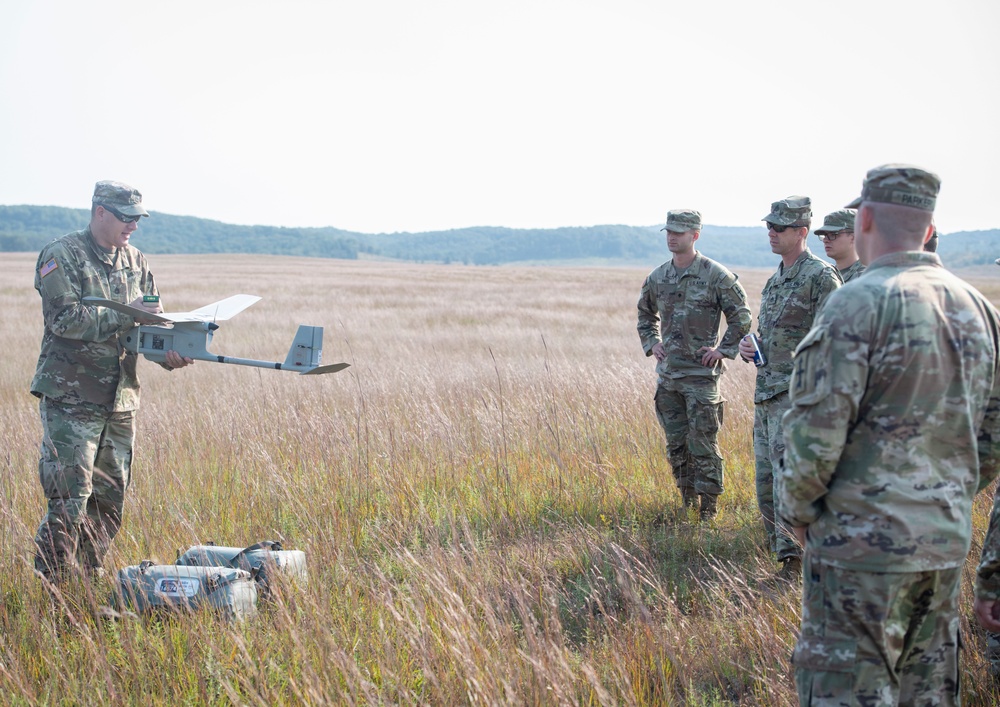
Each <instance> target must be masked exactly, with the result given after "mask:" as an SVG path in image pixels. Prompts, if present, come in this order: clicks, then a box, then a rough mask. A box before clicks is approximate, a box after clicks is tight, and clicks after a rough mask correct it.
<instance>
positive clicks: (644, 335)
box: [636, 277, 660, 356]
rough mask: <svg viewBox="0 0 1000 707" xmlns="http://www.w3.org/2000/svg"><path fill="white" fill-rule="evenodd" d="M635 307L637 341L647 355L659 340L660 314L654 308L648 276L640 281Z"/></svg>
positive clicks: (651, 284) (654, 300)
mask: <svg viewBox="0 0 1000 707" xmlns="http://www.w3.org/2000/svg"><path fill="white" fill-rule="evenodd" d="M637 309H638V310H639V323H638V326H637V327H636V328H637V329H638V331H639V341H641V342H642V350H643V351H645V352H646V355H647V356H651V355H652V353H653V346H654V345H656V344H658V343H659V341H660V331H659V329H660V315H659V313H658V311H657V308H656V297H655V294H654V292H653V283H652V281H651V278H649V277H647V278H646V279H645V281H644V282H643V283H642V290H640V291H639V302H638V304H637Z"/></svg>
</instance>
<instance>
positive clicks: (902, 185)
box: [847, 164, 941, 211]
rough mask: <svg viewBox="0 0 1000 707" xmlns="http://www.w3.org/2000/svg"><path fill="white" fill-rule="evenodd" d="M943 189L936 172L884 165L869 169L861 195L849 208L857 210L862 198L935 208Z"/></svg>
mask: <svg viewBox="0 0 1000 707" xmlns="http://www.w3.org/2000/svg"><path fill="white" fill-rule="evenodd" d="M940 189H941V179H940V178H939V177H938V176H937V175H936V174H934V173H933V172H928V171H927V170H926V169H921V168H920V167H915V166H913V165H911V164H884V165H882V166H881V167H873V168H872V169H870V170H868V174H867V175H866V176H865V182H864V184H863V185H862V187H861V196H859V197H858V198H857V199H855V200H854V201H852V202H851V203H850V204H848V205H847V208H849V209H856V208H858V207H859V206H861V202H862V201H878V202H880V203H883V204H896V205H898V206H909V207H911V208H914V209H921V210H923V211H934V204H935V203H936V202H937V195H938V191H940Z"/></svg>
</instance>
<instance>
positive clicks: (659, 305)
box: [637, 212, 750, 517]
mask: <svg viewBox="0 0 1000 707" xmlns="http://www.w3.org/2000/svg"><path fill="white" fill-rule="evenodd" d="M670 213H671V216H673V215H674V214H675V213H680V214H683V213H690V214H696V213H697V212H670ZM669 218H670V217H668V228H669V227H670V225H671V221H670V220H669ZM685 225H690V224H685ZM700 227H701V221H700V214H698V220H697V226H696V227H695V228H693V229H691V230H697V229H698V228H700ZM677 228H681V226H678V227H677ZM685 230H687V229H685ZM637 308H638V326H637V329H638V332H639V340H640V341H641V342H642V348H643V351H645V352H646V355H647V356H651V355H652V352H653V346H654V345H655V344H657V343H662V344H663V347H664V349H665V351H666V357H665V358H664V359H663V360H662V361H660V362H658V363H657V366H656V372H657V374H658V381H657V387H656V395H655V396H654V404H655V409H656V417H657V419H658V420H659V422H660V426H661V427H662V428H663V432H664V435H665V436H666V440H667V456H668V458H669V460H670V467H671V470H672V471H673V475H674V479H675V480H676V482H677V487H678V489H679V490H680V492H681V498H682V500H683V501H684V503H685V505H690V506H693V505H695V503H696V502H697V501H698V500H699V496H700V497H701V499H700V500H701V512H702V516H703V517H710V516H712V515H714V512H715V507H716V501H717V498H718V496H719V495H721V494H722V492H723V465H722V454H721V452H720V450H719V444H718V441H717V438H718V432H719V427H720V426H721V424H722V418H723V399H722V396H721V394H720V393H719V377H720V376H721V375H722V372H723V366H722V365H721V362H720V365H716V366H703V365H702V364H701V354H699V353H698V351H699V349H701V348H703V347H708V348H716V342H717V341H718V337H719V323H720V321H721V319H722V315H725V317H726V332H725V334H724V335H723V337H722V341H721V343H720V344H719V345H718V347H717V348H718V350H719V352H720V353H721V354H722V355H723V356H725V357H726V358H733V357H735V355H736V352H737V347H738V346H739V341H740V339H741V338H742V337H743V336H744V335H745V334H746V333H747V332H748V331H749V330H750V309H749V308H748V307H747V304H746V292H745V291H744V289H743V286H742V285H740V283H739V282H738V281H737V277H736V275H733V274H732V273H731V272H729V270H727V269H726V268H725V267H723V266H722V265H720V264H719V263H716V262H715V261H713V260H710V259H709V258H706V257H705V256H703V255H702V254H701V253H698V252H695V257H694V261H693V262H692V263H691V265H689V266H688V267H687V268H685V269H683V270H680V271H678V270H677V268H675V267H674V263H673V260H671V261H669V262H666V263H664V264H663V265H661V266H660V267H658V268H656V269H655V270H653V272H651V273H650V274H649V275H648V276H647V277H646V280H645V281H644V282H643V284H642V290H641V292H640V294H639V302H638V305H637Z"/></svg>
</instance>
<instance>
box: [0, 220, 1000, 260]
mask: <svg viewBox="0 0 1000 707" xmlns="http://www.w3.org/2000/svg"><path fill="white" fill-rule="evenodd" d="M89 218H90V211H89V210H88V209H67V208H62V207H58V206H3V205H0V251H3V252H14V251H31V252H34V251H37V250H39V249H40V248H41V247H42V246H43V245H44V244H45V243H47V242H49V241H50V240H52V239H53V238H56V237H58V236H60V235H62V234H64V233H68V232H69V231H74V230H77V229H81V228H85V227H86V225H87V223H88V221H89ZM659 229H660V226H588V227H566V228H551V229H512V228H498V227H485V226H484V227H475V228H462V229H456V230H451V231H430V232H425V233H379V234H366V233H354V232H351V231H344V230H341V229H338V228H332V227H328V228H282V227H278V226H236V225H232V224H226V223H222V222H220V221H212V220H209V219H202V218H195V217H192V216H173V215H170V214H162V213H153V216H152V217H151V218H148V219H142V222H141V227H140V229H139V231H138V233H137V234H136V235H135V236H134V238H133V243H134V244H135V245H136V246H137V247H139V248H140V249H142V250H143V251H144V252H146V253H262V254H276V255H298V256H308V257H321V258H345V259H356V258H359V257H364V258H385V259H393V260H407V261H414V262H437V263H466V264H475V265H501V264H505V263H539V264H541V263H547V264H559V263H565V264H594V265H642V266H648V267H653V266H655V265H657V264H659V263H660V262H663V261H664V260H666V259H667V258H669V252H668V251H667V249H666V245H665V243H664V234H663V233H662V232H661V231H660V230H659ZM809 247H810V248H811V249H812V251H813V252H814V253H816V254H817V255H820V256H823V247H822V244H821V243H820V241H819V240H818V239H817V238H815V236H810V238H809ZM698 250H700V251H701V252H702V253H704V254H705V255H706V256H708V257H710V258H713V259H715V260H718V261H720V262H722V263H725V264H726V265H727V266H729V267H730V268H738V267H768V268H769V267H774V266H775V265H776V263H777V260H776V256H775V255H774V254H773V253H771V249H770V247H769V246H768V240H767V236H766V233H765V232H764V229H763V228H761V227H723V226H709V225H706V226H705V227H704V229H703V231H702V235H701V238H700V240H699V241H698ZM939 253H940V255H941V258H942V260H943V261H944V263H945V265H947V266H948V267H953V268H957V267H966V266H971V265H984V264H991V263H993V261H994V260H995V259H996V258H997V257H998V256H1000V229H994V230H990V231H963V232H957V233H945V234H944V235H942V236H941V245H940V249H939Z"/></svg>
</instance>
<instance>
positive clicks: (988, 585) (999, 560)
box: [976, 311, 1000, 601]
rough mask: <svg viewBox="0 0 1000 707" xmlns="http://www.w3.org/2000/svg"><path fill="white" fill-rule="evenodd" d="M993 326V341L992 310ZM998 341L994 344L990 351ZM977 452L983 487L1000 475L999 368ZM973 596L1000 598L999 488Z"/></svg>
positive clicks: (994, 319) (995, 322)
mask: <svg viewBox="0 0 1000 707" xmlns="http://www.w3.org/2000/svg"><path fill="white" fill-rule="evenodd" d="M991 315H992V316H991V320H992V321H993V327H994V341H997V338H998V335H997V331H998V329H1000V325H998V324H997V320H998V317H997V315H996V312H995V311H993V312H991ZM998 345H1000V343H995V344H994V350H997V348H996V347H997V346H998ZM977 450H978V454H979V488H980V489H983V488H985V487H986V486H988V485H989V484H990V482H992V481H993V480H994V479H996V478H997V476H998V475H1000V370H998V371H997V373H996V375H995V376H994V379H993V389H992V392H991V393H990V399H989V402H988V403H987V406H986V415H985V416H984V418H983V424H982V426H981V427H980V428H979V435H978V439H977ZM976 597H977V598H979V599H986V600H993V601H996V600H998V599H1000V488H998V489H997V492H996V493H995V494H994V497H993V512H992V513H991V514H990V526H989V529H988V530H987V531H986V538H985V539H984V540H983V552H982V555H981V556H980V559H979V568H978V569H977V571H976Z"/></svg>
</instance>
